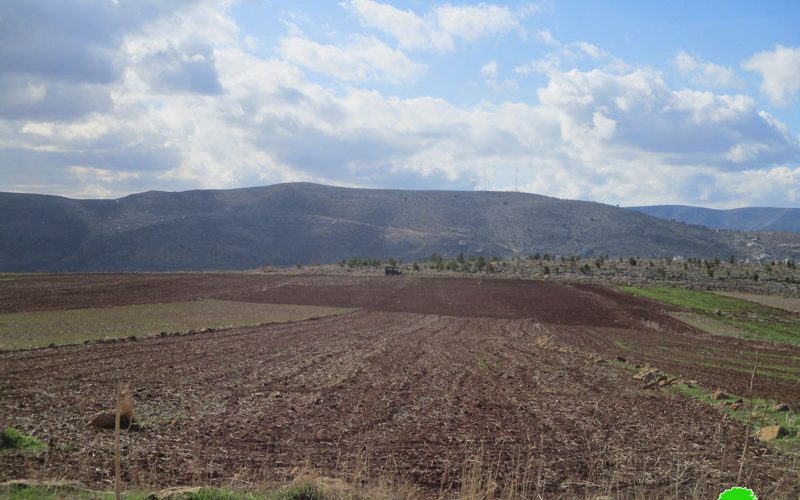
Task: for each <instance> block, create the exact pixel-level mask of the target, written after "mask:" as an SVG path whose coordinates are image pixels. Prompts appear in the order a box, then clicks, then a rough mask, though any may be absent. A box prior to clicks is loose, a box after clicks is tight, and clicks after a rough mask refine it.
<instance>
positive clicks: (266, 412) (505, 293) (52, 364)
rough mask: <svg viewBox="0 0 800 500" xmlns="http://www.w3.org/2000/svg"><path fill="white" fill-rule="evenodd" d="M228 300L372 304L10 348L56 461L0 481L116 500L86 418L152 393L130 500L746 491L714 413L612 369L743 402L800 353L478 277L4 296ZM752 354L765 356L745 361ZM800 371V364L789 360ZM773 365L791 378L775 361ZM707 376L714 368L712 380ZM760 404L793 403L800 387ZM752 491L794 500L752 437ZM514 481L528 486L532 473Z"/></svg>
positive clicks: (639, 307)
mask: <svg viewBox="0 0 800 500" xmlns="http://www.w3.org/2000/svg"><path fill="white" fill-rule="evenodd" d="M201 297H203V298H224V299H228V300H231V299H234V300H235V299H238V300H246V301H249V302H254V301H262V302H278V303H302V304H311V305H335V306H347V307H360V308H362V310H360V311H356V312H353V313H348V314H345V315H342V316H338V317H329V318H323V319H319V320H308V321H302V322H295V323H290V324H282V325H265V326H260V327H250V328H238V329H231V330H227V331H221V332H213V333H207V334H199V335H189V336H180V337H164V338H153V339H147V340H139V341H136V342H124V343H116V344H88V345H78V346H65V347H59V348H49V349H39V350H31V351H24V352H6V353H0V425H2V426H5V425H14V426H16V427H18V428H19V429H21V430H23V431H25V432H29V433H32V434H34V435H36V436H37V437H40V438H42V439H45V440H49V441H51V442H52V443H53V445H54V446H51V451H50V452H49V453H47V454H44V455H40V456H31V455H26V454H22V453H18V454H0V480H5V479H14V478H21V477H32V476H40V477H47V478H62V479H63V478H66V479H77V480H80V481H81V482H82V483H84V484H87V485H92V486H96V487H101V488H106V487H108V484H109V483H108V481H109V479H110V474H111V473H112V471H113V451H112V450H113V446H112V437H111V434H109V433H108V431H102V430H97V429H93V428H91V427H89V426H87V425H86V423H87V421H88V420H89V419H90V418H91V417H92V415H94V414H95V413H96V412H98V411H100V410H104V409H107V408H108V407H109V405H110V404H112V403H113V397H114V390H115V388H116V380H122V381H124V382H128V383H130V385H131V388H132V389H133V390H134V400H135V405H136V414H137V418H138V419H139V420H140V422H141V423H142V425H143V426H144V430H143V431H142V432H137V433H128V434H126V435H125V437H124V456H125V459H124V470H125V481H126V484H128V485H136V486H148V485H149V486H158V487H166V486H172V485H187V484H197V483H200V484H206V483H212V484H230V483H231V481H263V480H266V481H272V480H282V479H284V478H286V477H288V476H291V475H292V474H293V470H294V468H295V467H297V466H300V465H303V464H304V463H307V464H308V465H310V466H311V467H312V468H314V469H318V470H319V471H321V472H322V473H324V474H328V475H343V476H345V477H351V478H352V477H372V478H375V477H378V476H401V477H404V478H406V479H407V480H408V481H410V482H412V483H413V484H415V485H416V486H417V487H419V488H420V491H421V494H422V495H423V496H430V495H431V494H433V493H438V492H453V491H456V490H457V488H458V484H459V481H460V480H461V478H462V472H463V467H464V464H465V463H474V462H469V459H474V458H479V459H480V460H482V463H484V464H487V465H486V468H487V469H491V471H492V472H491V474H492V475H493V476H496V478H498V479H500V480H501V481H505V482H506V483H509V482H513V481H514V478H515V477H516V478H517V479H516V480H517V481H518V482H519V481H522V479H523V478H522V477H521V476H526V477H527V479H526V480H527V481H529V482H530V483H531V484H532V485H533V486H534V487H535V488H536V489H538V491H539V492H541V494H542V495H543V496H545V497H547V498H551V497H558V496H564V497H574V496H583V495H587V494H591V495H593V494H600V493H605V494H609V493H613V494H615V495H616V494H620V495H622V496H632V495H634V494H638V492H647V493H649V494H651V495H653V497H661V496H664V495H666V494H668V493H669V494H672V492H674V491H675V489H676V488H677V489H678V490H680V491H681V492H684V493H687V494H698V496H699V497H704V496H705V497H710V496H715V495H717V494H719V492H721V491H722V490H723V489H725V488H727V487H729V486H730V484H732V482H733V481H734V480H735V478H736V473H737V471H738V468H739V456H740V455H741V451H742V445H743V442H744V436H745V435H746V430H745V429H744V427H742V426H741V425H740V424H737V423H735V422H732V421H730V420H728V419H726V418H725V417H724V415H723V413H722V412H721V411H720V410H718V409H717V408H714V407H711V406H708V405H705V404H702V403H699V402H696V401H693V400H690V399H687V398H683V397H678V396H674V395H672V394H670V393H669V392H667V391H658V390H645V389H643V388H642V383H641V382H638V381H636V380H633V379H632V378H631V374H630V373H629V372H628V371H626V370H624V369H621V368H617V367H613V366H609V365H608V364H607V363H598V362H597V361H596V360H597V356H596V355H594V353H599V354H601V355H602V357H605V358H607V359H611V358H613V357H615V356H617V355H623V356H626V357H627V358H628V360H629V361H634V362H640V363H645V362H648V363H651V364H653V365H654V366H656V367H658V368H661V369H662V370H665V371H669V372H673V373H675V374H680V375H684V376H686V377H688V378H695V379H697V380H699V381H700V382H701V384H708V385H709V386H715V387H721V388H724V389H725V390H726V391H727V392H730V393H733V394H746V386H747V384H749V373H748V374H743V373H741V372H739V371H737V370H735V369H733V368H732V365H730V364H724V363H723V364H721V366H705V365H708V364H709V363H699V361H702V360H707V359H708V358H709V357H710V356H714V355H722V354H724V355H725V356H731V357H732V358H733V359H735V360H739V361H741V362H742V363H746V362H748V361H749V360H750V356H751V352H752V346H753V345H755V346H756V347H757V348H758V349H760V350H761V352H762V354H761V356H762V358H761V359H765V357H771V358H770V359H773V360H776V359H779V358H780V359H783V358H781V357H788V358H787V359H790V360H791V359H795V360H796V359H798V358H797V356H800V348H797V347H784V346H773V345H771V344H759V343H752V342H748V343H744V342H741V341H739V340H737V339H732V338H727V337H711V336H707V335H702V334H699V333H697V332H694V331H692V330H691V328H688V327H686V326H684V325H682V324H681V323H679V322H678V321H677V320H674V319H673V318H671V317H670V316H668V315H667V314H665V313H663V312H662V311H661V310H660V309H659V308H657V307H655V306H653V305H652V303H650V302H648V301H645V300H641V299H637V298H634V297H630V296H628V295H624V294H619V293H617V292H615V291H613V290H609V289H606V288H603V287H599V286H563V285H557V284H553V283H543V282H533V281H501V280H487V279H484V280H476V279H469V280H467V279H409V278H405V277H402V278H348V277H310V276H295V277H286V276H259V275H233V274H231V275H210V274H205V275H89V276H42V277H37V278H33V279H27V278H26V279H24V280H13V281H7V282H1V283H0V304H2V306H0V307H2V308H3V310H4V311H12V310H14V311H19V310H31V309H34V310H35V309H52V308H69V307H88V306H103V307H104V306H109V305H123V304H130V303H144V302H157V301H165V300H187V299H192V298H201ZM748 346H749V347H748ZM789 356H795V358H791V357H789ZM776 362H777V361H776ZM695 365H702V366H695ZM754 392H757V393H758V394H760V395H763V396H765V397H773V398H776V399H781V400H783V401H786V402H789V403H790V404H797V403H798V402H800V389H799V388H798V385H797V383H796V382H795V383H791V382H789V381H787V380H781V379H777V378H770V377H758V378H757V383H756V386H755V387H754ZM746 460H747V463H746V466H745V469H744V470H745V478H744V479H743V480H742V482H743V483H745V484H747V485H748V486H750V487H753V488H756V490H757V491H758V493H759V495H760V496H763V497H765V498H766V497H768V496H769V497H771V498H783V497H796V496H797V495H798V494H799V493H800V474H798V468H797V464H796V463H793V461H792V458H791V457H789V456H787V455H783V454H780V453H778V452H776V451H773V450H772V449H771V448H768V447H767V446H766V445H764V444H762V443H759V442H757V441H755V440H753V439H752V438H750V440H749V444H748V452H747V455H746ZM515 470H519V471H527V473H525V474H522V473H521V472H517V473H515V472H514V471H515Z"/></svg>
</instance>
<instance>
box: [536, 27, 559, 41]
mask: <svg viewBox="0 0 800 500" xmlns="http://www.w3.org/2000/svg"><path fill="white" fill-rule="evenodd" d="M536 38H538V39H539V40H540V41H542V42H543V43H544V44H545V45H560V44H559V42H558V40H556V39H555V37H554V36H553V35H552V33H550V30H539V31H537V32H536Z"/></svg>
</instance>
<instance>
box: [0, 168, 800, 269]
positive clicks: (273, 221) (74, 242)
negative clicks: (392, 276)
mask: <svg viewBox="0 0 800 500" xmlns="http://www.w3.org/2000/svg"><path fill="white" fill-rule="evenodd" d="M0 213H2V214H3V216H2V218H1V219H0V271H6V272H21V271H169V270H203V269H246V268H254V267H258V266H262V265H293V264H297V263H325V262H335V261H338V260H341V259H345V258H347V257H350V256H364V257H366V256H371V257H377V258H384V259H385V258H388V257H389V256H394V257H395V258H399V259H404V260H411V259H415V258H421V257H429V256H430V255H431V253H433V252H440V253H443V254H448V255H455V254H457V253H459V252H463V253H464V254H478V255H484V256H486V257H491V256H494V255H498V256H505V257H508V256H514V255H528V254H534V253H537V252H540V253H545V252H548V253H553V254H562V255H576V254H583V255H602V254H609V255H611V256H616V255H640V256H673V255H683V256H687V257H688V256H697V257H713V256H720V257H723V258H725V257H727V256H729V255H731V254H734V255H737V256H740V257H743V256H747V255H749V254H756V253H760V252H763V251H769V252H770V253H774V254H775V255H776V256H795V255H800V236H799V237H797V238H791V237H786V236H782V237H781V238H778V240H775V237H772V240H770V239H769V238H768V237H758V236H754V235H748V234H745V233H736V232H731V231H719V230H709V229H707V228H702V227H697V226H688V225H685V224H681V223H677V222H672V221H667V220H663V219H659V218H655V217H651V216H648V215H645V214H641V213H638V212H635V211H632V210H627V209H621V208H617V207H612V206H609V205H603V204H600V203H590V202H582V201H570V200H559V199H555V198H549V197H545V196H539V195H534V194H524V193H504V192H455V191H406V190H373V189H347V188H337V187H329V186H321V185H315V184H307V183H292V184H279V185H274V186H267V187H257V188H245V189H232V190H198V191H186V192H177V193H168V192H158V191H150V192H146V193H140V194H135V195H130V196H126V197H124V198H120V199H117V200H74V199H68V198H62V197H57V196H45V195H34V194H16V193H0ZM754 238H756V239H758V241H759V242H760V243H759V245H760V246H759V247H757V248H753V247H748V246H746V245H745V243H746V242H747V241H752V240H753V239H754Z"/></svg>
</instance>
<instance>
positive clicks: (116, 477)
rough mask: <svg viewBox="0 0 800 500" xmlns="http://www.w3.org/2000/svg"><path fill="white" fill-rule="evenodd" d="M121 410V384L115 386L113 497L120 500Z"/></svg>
mask: <svg viewBox="0 0 800 500" xmlns="http://www.w3.org/2000/svg"><path fill="white" fill-rule="evenodd" d="M121 410H122V384H117V409H116V411H115V417H114V495H115V496H116V499H117V500H120V499H121V498H122V457H121V450H120V444H119V425H120V424H119V419H120V413H121Z"/></svg>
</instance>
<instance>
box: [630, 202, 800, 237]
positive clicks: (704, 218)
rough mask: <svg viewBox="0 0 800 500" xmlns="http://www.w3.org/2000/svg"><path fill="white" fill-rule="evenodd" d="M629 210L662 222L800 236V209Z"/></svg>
mask: <svg viewBox="0 0 800 500" xmlns="http://www.w3.org/2000/svg"><path fill="white" fill-rule="evenodd" d="M630 209H631V210H636V211H637V212H641V213H643V214H647V215H652V216H654V217H660V218H662V219H667V220H674V221H680V222H685V223H686V224H697V225H701V226H706V227H712V228H720V229H734V230H737V231H782V232H792V233H800V208H769V207H748V208H734V209H732V210H714V209H711V208H702V207H689V206H685V205H653V206H648V207H630Z"/></svg>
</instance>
